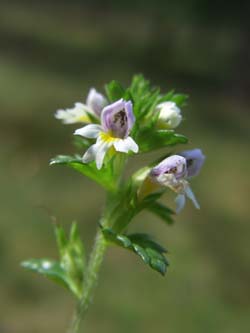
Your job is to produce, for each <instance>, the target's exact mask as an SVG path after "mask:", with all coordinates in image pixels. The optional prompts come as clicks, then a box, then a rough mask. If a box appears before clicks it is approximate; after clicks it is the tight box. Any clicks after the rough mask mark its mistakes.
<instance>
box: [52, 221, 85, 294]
mask: <svg viewBox="0 0 250 333" xmlns="http://www.w3.org/2000/svg"><path fill="white" fill-rule="evenodd" d="M55 234H56V240H57V245H58V250H59V253H60V264H61V267H62V268H63V269H64V271H65V273H66V275H67V278H68V283H69V287H70V289H71V291H72V292H73V293H74V294H75V295H77V296H80V294H81V290H82V283H83V278H84V270H85V265H86V259H85V250H84V246H83V243H82V241H81V238H80V234H79V230H78V227H77V224H76V223H75V222H73V223H72V226H71V229H70V233H69V237H67V236H66V233H65V231H64V230H63V228H62V227H61V226H59V225H55Z"/></svg>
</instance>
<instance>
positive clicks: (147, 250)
mask: <svg viewBox="0 0 250 333" xmlns="http://www.w3.org/2000/svg"><path fill="white" fill-rule="evenodd" d="M101 228H102V232H103V234H104V236H105V238H106V239H107V240H108V241H110V242H111V243H114V244H116V245H118V246H121V247H123V248H125V249H128V250H130V251H133V252H134V253H136V254H137V255H138V256H139V257H140V258H141V259H142V260H143V261H144V262H145V264H147V265H149V266H150V267H151V268H152V269H154V270H155V271H157V272H159V273H161V274H162V275H165V273H166V271H167V266H168V261H167V259H166V258H165V256H164V253H165V252H166V250H165V249H164V248H163V247H162V246H161V245H159V244H158V243H156V242H155V241H153V240H152V239H151V238H150V236H149V235H147V234H131V235H122V234H119V233H116V232H115V231H114V230H112V229H111V228H103V227H101Z"/></svg>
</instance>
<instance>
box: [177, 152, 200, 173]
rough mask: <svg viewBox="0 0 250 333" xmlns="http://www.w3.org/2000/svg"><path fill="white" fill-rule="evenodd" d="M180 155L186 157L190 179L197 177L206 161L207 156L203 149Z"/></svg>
mask: <svg viewBox="0 0 250 333" xmlns="http://www.w3.org/2000/svg"><path fill="white" fill-rule="evenodd" d="M179 155H180V156H183V157H185V159H186V162H187V173H188V177H194V176H197V175H198V173H199V172H200V169H201V167H202V165H203V163H204V161H205V156H204V155H203V153H202V151H201V149H198V148H196V149H192V150H185V151H183V152H181V153H179Z"/></svg>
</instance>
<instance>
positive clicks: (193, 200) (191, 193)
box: [185, 186, 200, 209]
mask: <svg viewBox="0 0 250 333" xmlns="http://www.w3.org/2000/svg"><path fill="white" fill-rule="evenodd" d="M185 193H186V196H187V197H188V198H189V199H190V200H191V201H192V202H193V204H194V206H195V208H197V209H200V205H199V203H198V201H197V200H196V198H195V195H194V193H193V191H192V190H191V187H190V186H187V187H186V188H185Z"/></svg>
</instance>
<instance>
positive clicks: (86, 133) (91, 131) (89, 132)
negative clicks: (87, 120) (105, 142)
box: [74, 124, 102, 139]
mask: <svg viewBox="0 0 250 333" xmlns="http://www.w3.org/2000/svg"><path fill="white" fill-rule="evenodd" d="M101 130H102V128H101V126H100V125H95V124H90V125H87V126H84V127H82V128H79V129H77V130H76V131H75V132H74V135H81V136H83V137H85V138H89V139H95V138H97V137H98V134H99V133H100V131H101Z"/></svg>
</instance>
